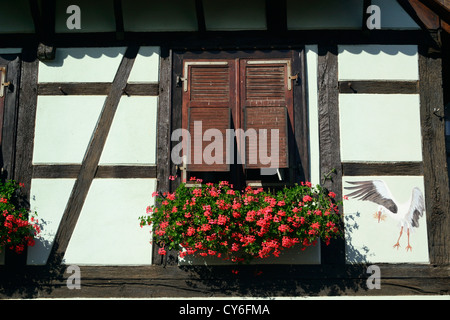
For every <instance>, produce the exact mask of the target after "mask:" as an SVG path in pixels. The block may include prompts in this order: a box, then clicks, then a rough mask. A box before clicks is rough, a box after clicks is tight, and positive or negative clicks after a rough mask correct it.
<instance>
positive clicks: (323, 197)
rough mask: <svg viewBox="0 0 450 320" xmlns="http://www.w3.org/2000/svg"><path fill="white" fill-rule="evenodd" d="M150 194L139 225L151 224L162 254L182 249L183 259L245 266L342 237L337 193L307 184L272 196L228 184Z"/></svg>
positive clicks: (249, 188)
mask: <svg viewBox="0 0 450 320" xmlns="http://www.w3.org/2000/svg"><path fill="white" fill-rule="evenodd" d="M196 182H197V183H201V182H202V181H196ZM154 196H157V198H156V204H155V205H154V206H150V207H149V208H147V215H146V216H143V217H140V225H141V227H143V226H144V225H152V231H153V232H154V235H155V239H154V240H155V241H157V242H158V243H159V244H160V245H161V246H162V247H163V248H162V249H160V250H159V253H160V254H166V248H168V249H170V250H172V249H176V250H180V252H179V254H180V256H181V257H184V256H186V255H188V254H196V255H199V256H215V257H218V258H222V259H229V260H231V261H232V262H248V261H250V260H252V259H254V258H267V257H270V256H276V257H278V256H279V255H280V253H281V251H282V250H283V249H285V248H290V247H293V246H295V245H299V248H300V249H302V250H304V249H305V248H306V247H308V246H311V245H315V244H316V243H317V240H318V239H322V240H324V242H325V243H326V244H328V243H329V242H330V240H331V239H332V238H336V237H339V236H342V230H341V229H340V228H339V227H338V226H340V225H341V224H340V220H341V216H340V215H339V212H338V203H336V202H335V200H334V198H335V196H336V195H335V194H334V193H332V192H328V191H326V190H323V189H322V188H321V187H320V186H316V187H313V186H312V185H311V183H309V182H307V183H302V184H301V185H295V186H293V187H291V188H287V187H286V188H284V189H283V190H280V191H278V192H276V193H274V192H268V191H265V190H263V189H262V188H257V189H254V188H252V187H247V188H246V189H245V190H243V191H237V190H234V189H233V186H232V185H231V184H229V183H228V182H226V181H222V182H220V183H219V184H212V183H207V184H203V185H201V187H198V186H197V187H191V188H189V187H187V186H186V185H185V184H181V185H180V187H179V188H178V189H177V190H176V191H175V192H174V193H164V194H162V195H161V196H159V194H154ZM159 204H161V205H159Z"/></svg>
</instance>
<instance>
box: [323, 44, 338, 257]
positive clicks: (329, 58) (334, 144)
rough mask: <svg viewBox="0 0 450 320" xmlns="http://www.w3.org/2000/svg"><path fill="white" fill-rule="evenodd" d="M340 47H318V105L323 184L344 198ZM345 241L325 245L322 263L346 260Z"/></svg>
mask: <svg viewBox="0 0 450 320" xmlns="http://www.w3.org/2000/svg"><path fill="white" fill-rule="evenodd" d="M337 52H338V50H337V46H319V56H318V75H317V77H318V79H317V81H318V108H319V145H320V176H321V179H322V185H323V186H324V187H325V188H327V189H329V190H332V191H333V192H334V193H336V197H337V199H341V198H342V168H341V154H340V140H339V139H340V133H339V90H338V59H337ZM344 252H345V247H344V242H343V241H340V240H339V241H335V242H332V244H330V245H329V246H322V250H321V261H322V263H333V264H336V263H339V264H341V263H344V260H345V253H344Z"/></svg>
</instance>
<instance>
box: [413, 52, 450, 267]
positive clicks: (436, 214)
mask: <svg viewBox="0 0 450 320" xmlns="http://www.w3.org/2000/svg"><path fill="white" fill-rule="evenodd" d="M441 68H442V61H441V57H440V56H434V57H433V56H430V55H428V48H427V47H424V46H420V47H419V76H420V117H421V124H422V151H423V153H422V154H423V163H424V178H425V198H426V209H427V230H428V246H429V255H430V262H431V263H435V264H445V263H450V245H449V243H450V190H449V180H448V174H446V173H447V170H448V168H447V157H446V152H445V121H444V119H443V118H442V117H439V113H438V114H437V115H436V112H441V114H443V112H444V102H443V93H442V73H441V70H442V69H441ZM438 110H439V111H438Z"/></svg>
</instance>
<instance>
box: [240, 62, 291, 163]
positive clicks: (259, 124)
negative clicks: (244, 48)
mask: <svg viewBox="0 0 450 320" xmlns="http://www.w3.org/2000/svg"><path fill="white" fill-rule="evenodd" d="M290 75H291V62H290V60H288V59H286V60H277V59H273V60H271V59H268V60H251V59H244V60H241V62H240V78H241V82H240V83H241V87H240V88H241V109H242V113H243V127H244V129H245V132H246V133H247V134H248V133H249V129H250V130H252V129H253V130H255V131H256V134H257V137H258V139H257V143H255V141H254V140H252V139H248V138H246V141H245V151H246V154H245V157H246V159H245V168H246V169H258V168H267V167H271V166H272V165H273V163H263V162H264V161H261V160H263V159H262V158H261V157H260V154H259V150H260V148H261V143H260V139H259V138H260V134H261V133H262V131H261V129H267V153H266V154H267V156H268V157H271V158H272V159H278V166H277V167H278V168H288V167H289V150H288V136H289V130H288V129H289V126H291V128H292V127H293V126H292V123H291V121H292V119H293V118H292V112H293V94H292V91H293V90H292V84H291V83H290V82H291V80H290V79H289V76H290ZM274 129H277V130H278V138H279V139H278V141H277V143H278V145H279V148H277V149H278V153H275V154H271V146H272V143H275V141H272V139H271V130H274ZM263 154H264V155H265V153H264V152H263ZM255 156H256V159H255ZM276 157H277V158H276Z"/></svg>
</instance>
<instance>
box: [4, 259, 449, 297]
mask: <svg viewBox="0 0 450 320" xmlns="http://www.w3.org/2000/svg"><path fill="white" fill-rule="evenodd" d="M377 265H378V266H379V267H380V273H381V279H380V280H381V288H380V289H372V290H371V289H369V288H368V286H367V279H368V277H369V276H370V274H369V273H367V267H368V265H360V264H358V265H339V266H337V265H318V266H311V265H241V266H234V265H228V266H210V267H206V266H186V267H179V266H129V267H127V266H122V267H119V266H110V267H107V266H81V267H80V271H81V290H70V289H68V287H67V278H68V277H69V276H70V274H68V273H65V270H66V267H67V266H61V267H60V268H58V269H48V268H46V267H39V266H36V267H26V268H25V269H22V270H15V269H6V268H4V267H1V266H0V280H1V281H0V298H11V297H12V298H33V297H39V298H78V297H83V298H167V297H170V298H193V297H197V298H207V297H222V298H223V297H225V298H227V297H228V298H232V297H253V298H256V297H302V296H397V295H402V296H404V295H406V296H408V295H409V296H415V297H418V296H419V297H420V296H423V297H425V296H428V295H449V293H450V268H449V267H448V265H447V266H431V265H415V264H377ZM232 270H239V273H238V274H234V273H232Z"/></svg>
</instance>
